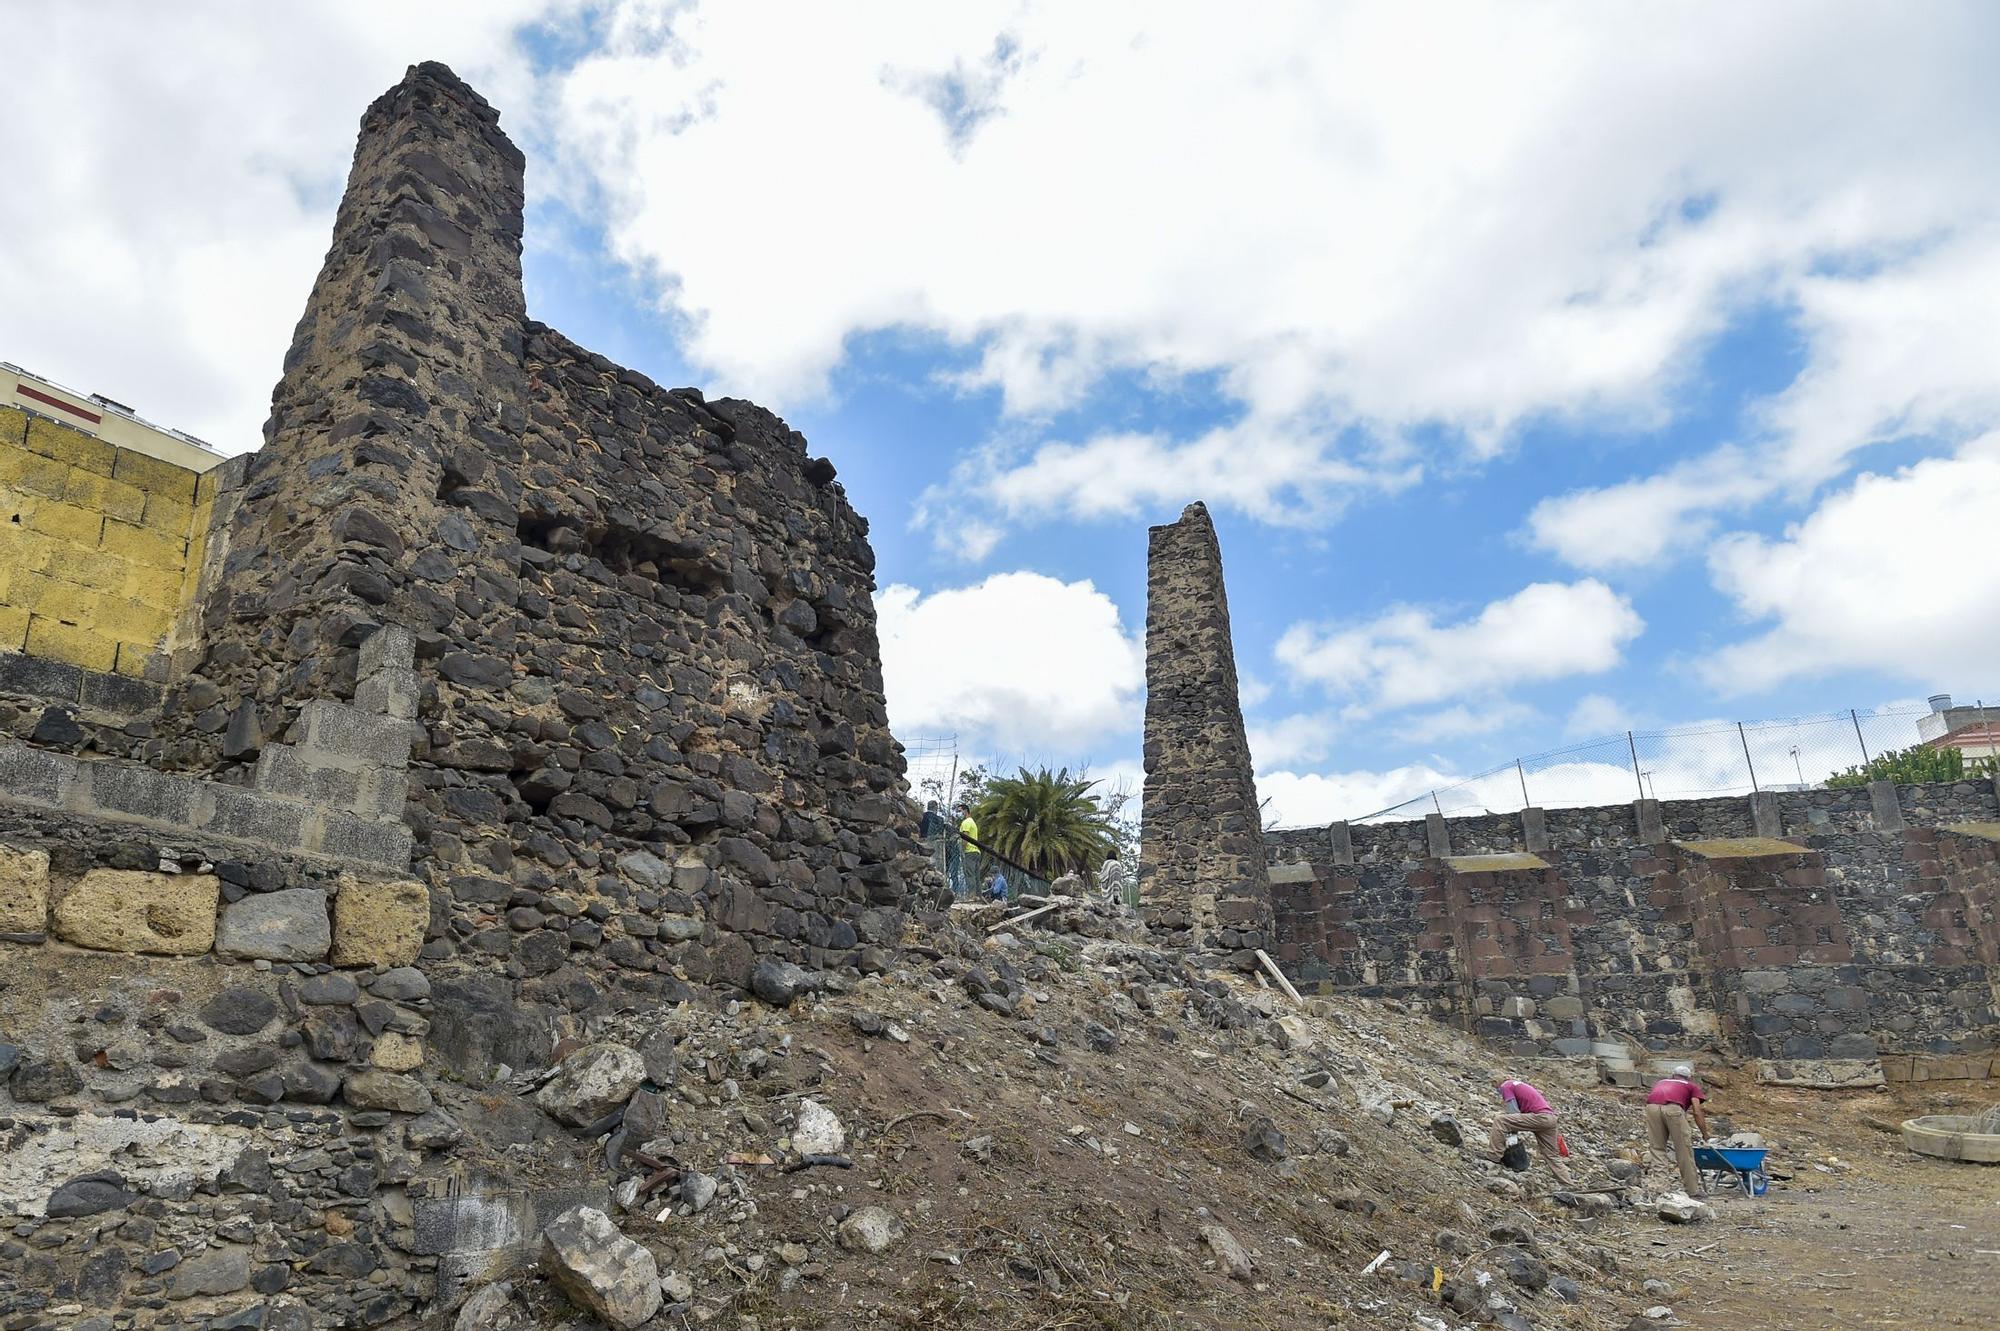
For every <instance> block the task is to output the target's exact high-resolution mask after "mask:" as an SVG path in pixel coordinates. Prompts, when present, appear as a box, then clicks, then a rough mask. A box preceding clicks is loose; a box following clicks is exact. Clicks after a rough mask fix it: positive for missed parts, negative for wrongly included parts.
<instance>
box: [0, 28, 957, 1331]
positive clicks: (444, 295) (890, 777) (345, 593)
mask: <svg viewBox="0 0 2000 1331" xmlns="http://www.w3.org/2000/svg"><path fill="white" fill-rule="evenodd" d="M522 169H523V161H522V157H521V154H520V153H519V152H518V151H517V150H516V149H515V148H514V147H513V145H512V144H511V143H509V142H508V141H507V139H506V137H505V136H504V135H503V134H502V133H501V132H500V130H499V128H498V125H497V116H496V114H495V113H494V111H493V110H492V109H491V108H490V107H488V106H487V105H486V103H485V102H484V101H483V100H482V99H481V98H480V97H479V96H478V94H477V93H475V92H473V91H472V90H471V89H470V88H468V87H466V86H465V85H464V84H463V83H462V82H460V81H459V80H458V79H457V78H456V77H455V76H454V75H452V74H451V72H450V71H449V70H447V69H444V68H443V67H442V66H436V65H424V66H418V67H415V68H413V69H412V70H411V71H410V74H409V76H408V77H407V78H406V79H405V80H404V81H403V82H402V83H401V84H400V85H398V86H397V87H396V88H394V89H392V90H391V91H390V92H389V93H387V94H385V95H384V96H383V97H382V98H381V99H380V100H378V101H377V102H376V103H375V104H374V105H373V106H372V107H370V108H369V110H368V112H367V115H366V117H365V118H364V120H363V122H362V127H361V135H360V140H359V144H358V147H357V150H356V154H355V161H354V168H353V172H352V175H351V177H350V179H349V182H348V189H347V193H346V196H345V197H344V199H343V201H342V203H341V206H340V211H339V214H338V217H337V220H336V224H335V229H334V240H333V245H332V248H331V250H330V251H329V253H328V256H327V260H326V264H325V267H324V268H323V270H322V272H321V274H320V276H319V279H318V281H317V282H316V283H315V285H314V288H313V292H312V295H311V298H310V301H309V303H308V306H307V310H306V314H305V316H304V318H303V319H302V320H301V321H300V324H299V327H298V331H297V334H296V336H295V339H294V342H293V346H292V348H291V350H290V352H289V353H288V354H287V356H286V359H285V364H284V371H283V377H282V379H281V380H280V382H279V385H278V387H277V390H276V392H275V393H274V395H273V404H272V414H271V418H270V422H269V424H268V425H267V427H266V442H265V446H264V448H263V449H262V451H260V452H259V453H257V454H256V455H254V456H253V457H249V458H244V459H234V460H231V461H230V462H229V463H227V464H224V466H222V467H219V468H217V469H216V470H215V472H213V473H210V476H212V478H213V480H212V485H211V489H212V494H209V495H204V496H201V497H202V498H205V499H207V500H208V503H207V505H206V507H205V508H204V509H201V510H200V512H199V515H198V516H197V514H196V513H193V512H191V513H190V514H189V517H188V522H189V528H190V529H189V532H188V535H187V536H186V537H185V539H184V541H183V544H182V545H181V546H180V551H179V558H180V567H179V570H178V572H177V574H176V578H177V579H178V581H177V583H176V588H177V591H176V597H177V599H176V601H175V603H174V604H173V605H172V606H171V607H165V608H166V609H168V610H169V611H170V613H168V614H167V616H166V618H165V619H164V620H158V617H157V616H156V617H155V620H158V622H162V623H166V625H167V627H166V628H165V629H163V630H159V634H158V637H157V639H156V640H152V641H148V642H144V643H138V645H139V646H142V647H144V648H145V650H144V652H143V653H140V654H138V655H135V656H134V657H133V658H132V659H134V660H143V661H144V665H143V666H142V667H141V668H140V669H139V670H138V672H137V673H125V674H120V673H118V671H119V663H120V661H121V659H123V658H122V656H121V649H119V648H116V647H114V648H113V649H112V651H111V652H110V654H109V659H108V660H105V659H101V658H102V657H103V656H104V653H103V652H102V650H101V649H99V648H97V647H95V646H92V645H91V644H88V643H86V644H85V645H86V646H90V647H91V651H92V652H94V653H95V655H90V656H88V658H87V659H85V658H84V657H82V656H79V654H78V653H79V652H81V651H82V649H81V648H79V649H77V651H72V652H70V653H69V654H68V655H67V656H65V655H63V654H62V653H60V652H56V651H44V652H41V653H39V654H34V653H28V654H22V653H18V652H17V653H15V654H5V653H0V1143H4V1147H5V1149H6V1151H7V1154H8V1159H9V1161H10V1167H9V1169H8V1170H7V1171H5V1173H6V1178H5V1180H4V1181H3V1182H0V1213H7V1212H11V1213H12V1214H13V1215H14V1216H15V1217H17V1220H16V1223H15V1225H14V1227H13V1230H12V1235H11V1237H7V1238H5V1239H4V1241H0V1321H4V1323H5V1325H7V1326H9V1327H10V1328H23V1329H25V1328H42V1327H64V1328H69V1327H88V1328H90V1331H109V1328H111V1327H112V1326H113V1325H114V1322H113V1320H112V1319H113V1318H114V1316H115V1317H116V1318H117V1321H116V1323H115V1324H116V1325H117V1326H118V1327H120V1328H122V1327H125V1326H131V1325H137V1326H154V1325H158V1326H185V1327H190V1328H192V1327H196V1326H213V1327H215V1328H218V1331H220V1329H221V1328H227V1327H239V1326H240V1327H250V1326H257V1327H269V1328H291V1329H296V1328H304V1327H309V1326H362V1325H366V1326H376V1325H401V1324H406V1322H407V1319H408V1318H410V1317H411V1316H413V1315H414V1310H415V1309H417V1308H419V1307H420V1306H422V1304H423V1303H424V1301H425V1300H426V1299H428V1298H429V1297H431V1296H432V1295H433V1294H434V1293H436V1292H437V1290H438V1288H439V1285H440V1282H441V1280H443V1279H444V1277H445V1273H447V1272H452V1271H457V1272H459V1273H460V1274H464V1273H465V1272H466V1271H467V1270H468V1269H471V1268H469V1267H468V1265H467V1264H468V1262H470V1263H472V1264H473V1266H476V1264H477V1262H478V1261H479V1260H483V1259H484V1258H483V1257H482V1254H483V1253H485V1252H486V1249H491V1250H492V1251H493V1252H494V1253H499V1252H501V1251H502V1248H501V1247H496V1246H495V1245H498V1244H501V1241H502V1239H503V1238H505V1237H506V1235H505V1234H502V1233H501V1231H502V1230H506V1232H507V1234H512V1233H513V1230H509V1229H508V1228H507V1223H503V1222H506V1221H507V1217H508V1216H510V1215H513V1212H514V1211H516V1210H518V1211H520V1212H521V1214H520V1215H518V1216H514V1221H517V1222H518V1223H517V1224H515V1225H514V1228H515V1229H521V1230H523V1232H525V1233H526V1235H527V1236H528V1237H529V1238H532V1235H533V1232H534V1229H533V1226H532V1224H531V1221H532V1218H533V1215H532V1213H534V1212H535V1208H536V1207H538V1206H541V1205H543V1204H545V1203H546V1204H551V1205H552V1204H554V1202H553V1200H552V1199H556V1200H560V1199H562V1198H564V1197H567V1196H568V1194H567V1193H564V1192H563V1186H564V1180H565V1178H566V1177H567V1176H568V1175H569V1174H573V1172H574V1171H567V1173H566V1171H565V1170H564V1169H563V1168H562V1167H560V1161H554V1162H553V1163H551V1161H550V1160H542V1157H541V1156H540V1155H534V1156H533V1157H532V1160H531V1157H530V1156H527V1155H517V1154H513V1153H514V1152H516V1151H517V1150H518V1149H519V1148H524V1147H527V1146H529V1145H530V1144H531V1143H532V1144H533V1145H534V1147H535V1150H536V1151H540V1152H543V1153H546V1151H547V1149H548V1143H546V1142H543V1141H540V1140H539V1136H540V1135H542V1134H545V1133H546V1131H547V1128H546V1125H545V1124H543V1123H542V1122H541V1120H540V1118H539V1116H538V1115H536V1114H533V1113H530V1114H529V1115H527V1117H526V1118H523V1117H522V1116H521V1115H519V1114H516V1113H512V1112H511V1109H510V1106H512V1105H513V1104H514V1103H515V1101H514V1100H513V1098H512V1097H510V1096H504V1095H503V1096H496V1097H492V1106H493V1107H492V1108H491V1112H490V1113H488V1114H486V1116H485V1117H483V1118H481V1119H480V1121H478V1122H477V1123H466V1124H454V1123H453V1122H451V1121H450V1120H449V1119H448V1118H445V1117H443V1116H441V1115H440V1114H439V1113H437V1112H436V1111H435V1110H434V1101H433V1094H432V1090H433V1088H434V1087H436V1086H437V1085H438V1084H439V1083H438V1078H446V1079H449V1080H450V1081H452V1082H455V1083H463V1084H466V1085H469V1086H473V1087H478V1086H480V1085H482V1084H487V1083H489V1082H491V1081H492V1080H493V1079H496V1078H499V1077H502V1076H505V1075H508V1074H510V1073H519V1072H520V1071H522V1070H524V1069H525V1070H532V1069H536V1068H540V1067H544V1066H546V1065H547V1064H548V1062H549V1060H550V1058H551V1055H552V1052H553V1050H554V1049H555V1047H556V1046H557V1044H558V1043H559V1042H560V1041H562V1040H564V1039H566V1038H571V1037H583V1036H586V1035H587V1034H588V1032H589V1031H590V1030H591V1029H592V1028H593V1026H594V1024H595V1023H596V1022H597V1021H599V1020H600V1019H601V1018H602V1016H603V1014H605V1013H607V1012H611V1011H616V1010H621V1009H630V1008H632V1007H634V1006H643V1005H657V1004H661V1003H667V1002H673V1001H676V1000H678V999H682V998H686V997H690V996H692V995H693V993H694V992H695V987H696V986H699V985H702V984H704V983H713V984H721V985H728V986H740V985H742V984H743V983H745V982H746V980H747V978H748V976H749V973H750V971H751V969H752V967H753V966H754V965H755V964H757V962H758V961H759V960H760V959H765V958H768V959H773V960H775V959H780V958H782V959H789V960H792V961H796V962H798V963H800V964H802V965H804V966H807V967H811V968H837V967H852V966H859V967H862V968H877V967H881V966H884V965H886V964H887V961H888V952H887V950H886V945H888V944H891V943H893V942H894V940H895V939H896V938H897V937H898V936H899V934H900V932H901V928H902V921H903V910H902V908H903V905H904V902H905V897H906V893H907V891H908V888H909V879H910V876H911V875H913V874H915V873H917V872H919V871H920V867H921V865H922V863H923V861H922V858H921V856H920V855H919V854H918V853H917V851H916V848H915V846H914V844H913V843H912V842H911V841H910V840H909V839H908V832H909V830H910V829H911V828H912V827H913V825H914V807H913V806H910V805H908V804H907V801H906V800H905V798H904V797H903V795H902V793H901V792H902V775H903V763H902V755H901V752H900V750H899V748H898V747H897V746H896V744H895V743H894V741H893V740H892V739H891V737H890V735H889V731H888V726H887V716H886V711H885V708H884V704H883V698H882V681H881V667H880V657H879V651H878V646H877V641H876V634H875V624H874V609H873V601H872V590H873V555H872V553H871V551H870V549H869V546H868V543H867V524H866V522H865V521H864V520H863V519H862V518H861V517H859V516H858V515H857V514H856V513H855V512H854V511H853V509H852V508H851V507H850V506H849V504H848V503H847V501H846V498H845V496H844V494H843V492H842V489H841V487H840V486H839V485H838V484H837V483H836V481H835V480H834V472H833V468H832V466H831V465H830V464H829V463H827V462H825V461H824V460H821V459H814V458H811V457H810V456H809V455H808V454H807V451H806V448H805V443H804V440H803V439H802V438H801V437H800V436H799V435H798V434H796V433H795V432H793V431H791V430H789V429H788V428H786V427H785V425H784V424H783V422H782V421H780V420H778V419H777V418H776V417H774V416H772V415H771V414H770V413H768V412H765V411H763V410H761V409H759V408H757V407H755V406H753V405H751V404H748V403H744V402H737V401H729V400H723V401H717V402H707V401H705V400H704V399H703V398H702V396H701V395H700V394H699V393H696V392H694V391H693V390H688V389H681V390H674V391H666V390H662V389H660V388H658V387H657V386H655V385H654V384H652V383H651V382H650V381H649V380H647V379H646V378H645V376H643V375H640V374H637V373H635V372H633V371H630V370H625V369H621V368H620V367H618V366H616V365H614V364H612V363H610V362H609V361H607V360H605V359H604V358H603V357H600V356H596V355H593V354H591V353H589V352H587V351H584V350H583V349H581V348H579V347H577V346H576V345H575V344H573V343H571V342H569V341H568V340H567V339H565V338H563V337H562V336H561V335H560V334H558V333H556V332H554V331H553V330H550V329H548V328H546V327H543V326H542V325H539V324H536V323H534V322H532V321H530V320H529V319H528V318H527V317H526V314H525V310H524V308H523V303H522V295H521V281H520V261H519V256H520V244H521V199H522V192H521V179H522ZM31 425H32V428H33V430H34V431H35V439H36V441H37V442H43V443H46V442H47V441H48V440H50V439H54V436H53V435H50V434H48V432H47V429H45V427H44V424H43V423H42V422H39V421H36V422H32V423H27V422H24V423H23V427H22V430H21V432H20V433H21V435H22V438H21V440H19V441H14V440H12V439H11V438H9V437H5V436H6V430H7V422H6V421H5V420H0V467H5V466H8V465H12V464H10V463H8V462H7V458H8V457H9V456H10V455H9V453H8V450H7V448H6V447H4V445H8V444H12V443H20V444H23V445H25V444H26V443H27V442H28V431H29V429H30V428H31ZM68 433H69V434H70V435H75V432H73V431H72V432H68ZM76 438H78V439H80V438H82V436H76ZM55 443H56V444H60V445H65V446H74V447H81V445H78V444H76V443H75V439H62V440H56V441H55ZM53 448H54V445H51V449H53ZM29 451H32V450H29ZM42 456H45V457H46V454H44V455H42ZM26 465H27V464H22V466H21V467H17V468H16V470H17V471H19V470H22V469H23V468H26ZM35 465H36V466H41V464H35ZM66 465H72V464H66ZM27 469H30V470H31V469H32V468H27ZM42 469H43V470H46V468H45V467H44V468H42ZM12 476H13V473H7V474H5V475H0V481H5V480H7V479H9V478H10V477H12ZM204 479H206V478H204ZM46 483H47V484H52V483H53V482H46ZM173 484H174V485H176V486H177V485H178V484H179V482H178V481H177V480H176V481H174V482H173ZM197 484H198V482H196V481H195V480H193V479H190V481H189V483H188V489H189V491H190V496H191V497H192V496H194V495H195V494H196V486H197ZM176 493H177V491H176ZM43 498H50V496H47V495H44V496H43ZM118 501H119V497H118V496H116V495H111V496H109V497H108V498H107V497H102V496H100V497H99V498H97V499H95V500H90V501H88V502H93V503H99V504H110V503H113V502H118ZM141 502H142V505H143V501H141ZM105 511H106V512H108V511H109V510H108V509H106V510H105ZM161 511H162V512H164V511H165V506H164V505H163V506H162V510H161ZM144 513H145V509H144V508H143V506H142V507H141V508H140V509H139V510H138V511H137V513H136V514H135V516H137V517H141V518H143V516H144ZM103 530H104V529H103V527H101V526H100V527H99V528H98V536H99V540H100V543H101V541H102V539H103ZM97 553H100V554H101V553H104V552H103V551H101V550H100V551H98V552H97ZM5 557H7V552H4V551H0V558H5ZM135 562H136V561H135ZM19 567H20V565H19V564H18V563H15V564H9V565H8V567H7V569H6V570H5V571H7V572H9V573H12V572H14V571H15V570H16V569H17V568H19ZM100 567H101V568H102V570H103V571H104V576H107V577H108V576H111V575H112V573H117V574H118V575H119V576H120V577H124V578H128V579H130V578H132V577H136V576H137V574H135V573H133V571H132V570H131V569H113V568H112V566H111V564H110V563H109V562H108V561H107V562H103V563H102V564H101V565H100ZM160 580H161V584H162V587H164V579H163V578H162V579H160ZM15 585H17V586H19V585H22V584H21V583H20V581H19V580H18V579H17V580H16V582H15ZM127 585H136V584H131V583H129V582H128V583H121V587H122V586H127ZM52 603H53V602H52ZM6 604H7V603H6V602H5V601H4V598H0V628H4V627H5V625H6V623H7V622H8V621H7V620H6V619H5V618H4V612H5V609H6ZM153 608H154V609H158V608H161V607H153ZM155 620H149V621H148V626H149V629H153V628H157V627H158V623H156V622H155ZM107 622H108V621H107ZM69 627H72V628H77V627H81V626H77V625H71V626H69ZM25 632H26V628H25V627H24V633H25ZM135 633H136V630H135ZM111 640H112V641H114V642H116V641H119V640H118V639H116V638H115V636H114V637H113V638H112V639H111ZM132 640H133V641H135V642H137V639H136V637H135V638H133V639H132ZM77 641H79V642H82V641H83V640H82V639H81V638H79V639H77ZM26 642H27V640H26V639H24V644H25V643H26ZM473 1103H474V1104H475V1105H477V1104H480V1103H483V1102H482V1101H474V1102H473ZM482 1112H484V1111H482ZM528 1119H533V1120H534V1121H533V1122H530V1121H528ZM461 1141H463V1142H464V1143H465V1145H464V1146H462V1147H460V1148H459V1151H458V1153H457V1154H456V1155H454V1154H452V1153H451V1152H450V1151H448V1150H447V1148H450V1147H452V1146H453V1145H454V1144H455V1143H459V1142H461ZM468 1147H470V1148H473V1149H471V1150H470V1152H469V1153H468V1151H467V1148H468ZM558 1154H559V1153H558ZM480 1160H483V1161H485V1164H484V1165H483V1166H479V1167H475V1163H476V1162H477V1161H480ZM533 1160H542V1165H543V1166H546V1167H547V1168H548V1169H549V1170H550V1171H551V1172H550V1176H549V1178H548V1179H546V1180H544V1182H543V1183H542V1184H541V1185H539V1187H540V1190H539V1191H535V1190H533V1189H532V1188H531V1189H530V1190H529V1191H527V1192H516V1193H512V1194H508V1195H507V1196H492V1195H488V1194H489V1192H490V1189H491V1187H492V1186H494V1185H493V1182H492V1179H493V1175H492V1174H491V1173H482V1172H481V1169H484V1170H487V1171H494V1170H497V1171H499V1173H500V1174H502V1175H505V1174H507V1173H508V1171H514V1173H515V1174H516V1175H521V1174H522V1173H523V1171H525V1172H526V1173H529V1174H532V1173H533V1167H532V1161H533ZM511 1186H514V1187H516V1188H519V1187H521V1186H524V1185H523V1181H522V1178H521V1177H516V1178H515V1179H514V1182H513V1184H512V1185H511ZM510 1198H511V1200H510ZM599 1200H600V1201H601V1198H600V1199H599ZM510 1208H512V1209H510ZM524 1208H525V1209H524ZM523 1217H527V1218H525V1219H524V1218H523ZM509 1223H511V1222H509ZM496 1227H497V1228H496ZM516 1237H518V1236H516ZM468 1244H469V1245H470V1247H471V1249H472V1250H473V1255H472V1256H471V1257H470V1258H468V1257H467V1256H466V1250H467V1245H468ZM481 1245H484V1247H482V1246H481Z"/></svg>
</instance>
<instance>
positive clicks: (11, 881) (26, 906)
mask: <svg viewBox="0 0 2000 1331" xmlns="http://www.w3.org/2000/svg"><path fill="white" fill-rule="evenodd" d="M48 923H49V857H48V855H47V854H46V853H45V852H43V851H39V850H12V849H8V848H6V847H0V934H38V933H41V932H42V931H43V930H44V929H46V928H48Z"/></svg>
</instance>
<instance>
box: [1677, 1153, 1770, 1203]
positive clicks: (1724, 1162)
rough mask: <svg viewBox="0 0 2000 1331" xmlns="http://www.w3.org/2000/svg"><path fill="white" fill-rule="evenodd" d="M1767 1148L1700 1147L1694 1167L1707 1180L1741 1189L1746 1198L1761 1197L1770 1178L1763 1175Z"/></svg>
mask: <svg viewBox="0 0 2000 1331" xmlns="http://www.w3.org/2000/svg"><path fill="white" fill-rule="evenodd" d="M1769 1154H1770V1150H1769V1149H1768V1148H1766V1147H1762V1146H1758V1147H1749V1146H1697V1147H1695V1148H1694V1167H1695V1168H1696V1169H1699V1170H1700V1171H1701V1176H1702V1178H1703V1179H1704V1180H1707V1181H1708V1182H1710V1183H1712V1184H1714V1185H1716V1186H1717V1187H1723V1188H1741V1189H1743V1195H1744V1196H1745V1197H1762V1196H1763V1195H1764V1193H1765V1192H1766V1191H1767V1190H1768V1189H1769V1188H1770V1186H1771V1180H1770V1179H1769V1178H1768V1177H1766V1176H1765V1174H1764V1157H1765V1156H1767V1155H1769Z"/></svg>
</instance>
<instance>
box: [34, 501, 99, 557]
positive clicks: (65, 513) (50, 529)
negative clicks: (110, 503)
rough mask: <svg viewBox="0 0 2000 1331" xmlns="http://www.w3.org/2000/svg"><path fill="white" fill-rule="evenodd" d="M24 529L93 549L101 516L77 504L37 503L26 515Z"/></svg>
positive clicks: (95, 511) (86, 548) (93, 510)
mask: <svg viewBox="0 0 2000 1331" xmlns="http://www.w3.org/2000/svg"><path fill="white" fill-rule="evenodd" d="M28 530H29V531H38V532H41V533H42V534H43V535H45V536H53V537H54V538H55V539H56V540H58V541H65V542H67V543H69V544H71V545H76V546H81V547H82V548H83V549H85V550H94V549H96V548H97V537H98V533H100V532H101V531H103V530H104V515H103V514H102V513H100V512H98V511H97V510H96V509H94V508H85V507H84V506H82V505H81V504H69V503H62V502H56V503H43V504H37V505H35V507H34V509H33V510H32V511H31V512H30V513H29V514H28Z"/></svg>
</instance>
